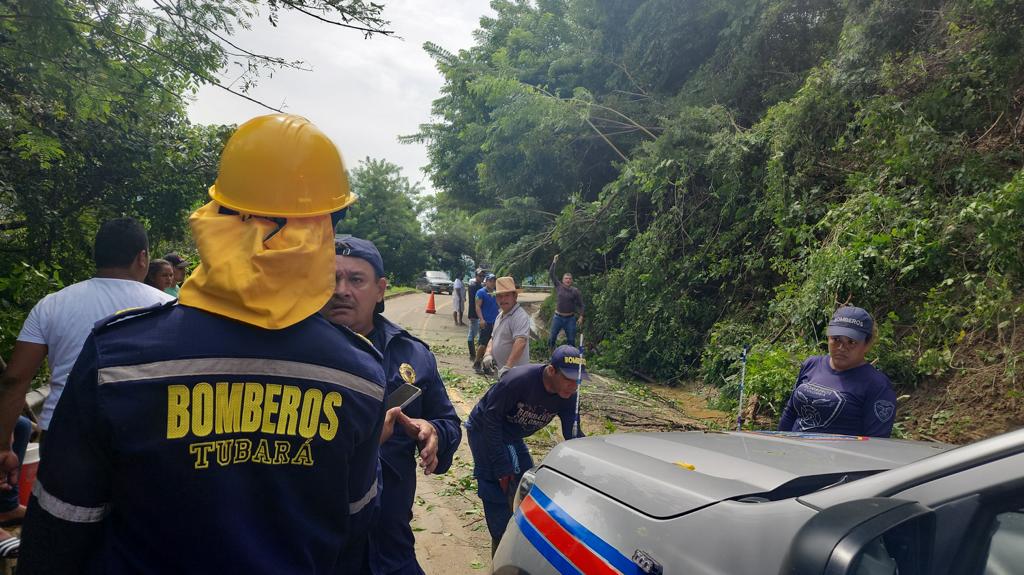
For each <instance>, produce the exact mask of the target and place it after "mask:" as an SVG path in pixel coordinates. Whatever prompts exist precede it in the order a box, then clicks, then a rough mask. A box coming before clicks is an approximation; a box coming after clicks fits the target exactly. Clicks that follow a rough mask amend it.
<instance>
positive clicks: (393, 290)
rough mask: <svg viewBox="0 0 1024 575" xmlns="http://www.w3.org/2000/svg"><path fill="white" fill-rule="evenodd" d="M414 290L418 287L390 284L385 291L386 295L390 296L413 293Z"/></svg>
mask: <svg viewBox="0 0 1024 575" xmlns="http://www.w3.org/2000/svg"><path fill="white" fill-rule="evenodd" d="M414 291H416V288H412V287H406V286H393V285H389V286H388V289H387V291H385V292H384V297H386V298H388V297H391V296H396V295H399V294H403V293H412V292H414Z"/></svg>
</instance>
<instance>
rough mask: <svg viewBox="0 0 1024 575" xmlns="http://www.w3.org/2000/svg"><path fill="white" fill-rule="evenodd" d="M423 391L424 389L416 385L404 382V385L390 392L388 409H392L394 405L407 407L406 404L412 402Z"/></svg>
mask: <svg viewBox="0 0 1024 575" xmlns="http://www.w3.org/2000/svg"><path fill="white" fill-rule="evenodd" d="M421 393H423V390H421V389H420V388H418V387H416V386H415V385H409V384H408V383H403V384H402V387H399V388H398V389H396V390H394V391H392V392H391V393H390V394H388V409H391V408H392V407H401V408H402V409H405V406H407V405H409V404H410V403H412V400H414V399H416V398H417V397H419V396H420V394H421Z"/></svg>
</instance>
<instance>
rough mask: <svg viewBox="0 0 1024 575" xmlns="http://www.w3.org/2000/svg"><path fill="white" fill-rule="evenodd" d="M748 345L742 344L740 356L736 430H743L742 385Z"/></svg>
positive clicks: (745, 369) (745, 372)
mask: <svg viewBox="0 0 1024 575" xmlns="http://www.w3.org/2000/svg"><path fill="white" fill-rule="evenodd" d="M749 349H750V346H749V345H745V346H743V356H742V357H741V358H740V405H739V407H738V408H737V412H736V431H743V386H744V384H745V383H746V379H747V350H749Z"/></svg>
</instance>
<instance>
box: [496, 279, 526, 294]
mask: <svg viewBox="0 0 1024 575" xmlns="http://www.w3.org/2000/svg"><path fill="white" fill-rule="evenodd" d="M519 291H520V290H518V289H516V280H515V278H513V277H512V276H504V277H500V278H498V281H497V282H495V284H494V295H501V294H503V293H513V292H515V293H519Z"/></svg>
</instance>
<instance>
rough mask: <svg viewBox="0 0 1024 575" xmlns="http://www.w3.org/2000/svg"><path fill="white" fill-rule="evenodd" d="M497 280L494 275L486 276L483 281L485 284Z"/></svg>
mask: <svg viewBox="0 0 1024 575" xmlns="http://www.w3.org/2000/svg"><path fill="white" fill-rule="evenodd" d="M497 279H498V276H496V275H494V274H487V275H486V276H484V281H485V282H489V281H491V280H497Z"/></svg>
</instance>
